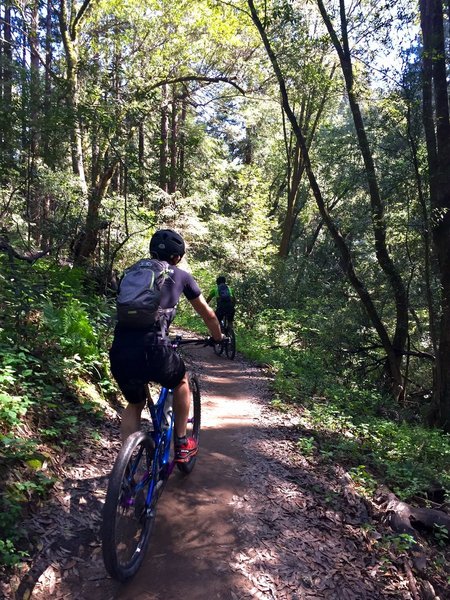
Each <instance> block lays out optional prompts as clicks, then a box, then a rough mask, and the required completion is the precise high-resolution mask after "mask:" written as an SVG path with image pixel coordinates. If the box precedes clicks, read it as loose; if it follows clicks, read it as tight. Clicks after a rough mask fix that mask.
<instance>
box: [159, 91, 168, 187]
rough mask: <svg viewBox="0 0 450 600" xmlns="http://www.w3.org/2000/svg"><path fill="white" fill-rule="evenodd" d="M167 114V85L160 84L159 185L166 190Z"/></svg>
mask: <svg viewBox="0 0 450 600" xmlns="http://www.w3.org/2000/svg"><path fill="white" fill-rule="evenodd" d="M168 131H169V115H168V107H167V85H166V84H164V85H162V86H161V123H160V146H159V187H160V188H161V189H162V190H164V191H165V192H167V156H168V154H169V147H168Z"/></svg>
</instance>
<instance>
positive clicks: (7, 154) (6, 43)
mask: <svg viewBox="0 0 450 600" xmlns="http://www.w3.org/2000/svg"><path fill="white" fill-rule="evenodd" d="M4 11H5V12H4V18H3V19H2V20H1V21H0V24H1V27H0V34H2V37H3V44H2V53H1V63H2V73H1V101H2V108H3V110H2V114H1V117H0V156H1V158H2V161H1V162H2V163H3V169H2V170H3V173H4V174H3V175H2V179H3V180H4V181H5V182H6V181H7V180H8V175H7V173H8V170H9V168H10V167H11V166H12V165H13V136H12V127H11V125H12V121H11V115H12V114H13V111H12V35H11V4H10V2H9V1H8V0H6V2H5V3H4Z"/></svg>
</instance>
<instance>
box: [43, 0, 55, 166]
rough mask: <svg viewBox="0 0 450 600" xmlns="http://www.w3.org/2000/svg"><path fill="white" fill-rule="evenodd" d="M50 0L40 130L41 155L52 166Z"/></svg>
mask: <svg viewBox="0 0 450 600" xmlns="http://www.w3.org/2000/svg"><path fill="white" fill-rule="evenodd" d="M52 11H53V8H52V0H47V15H46V20H45V75H44V77H45V87H44V109H43V110H44V118H43V122H44V130H43V132H42V156H43V160H44V162H45V164H46V165H48V166H49V167H52V166H53V158H51V157H50V156H51V152H50V128H51V125H50V118H51V93H52V81H51V76H50V70H51V68H52V63H53V47H52Z"/></svg>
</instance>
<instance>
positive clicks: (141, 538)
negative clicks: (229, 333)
mask: <svg viewBox="0 0 450 600" xmlns="http://www.w3.org/2000/svg"><path fill="white" fill-rule="evenodd" d="M210 343H211V342H210V340H205V339H186V340H183V339H182V338H181V336H177V337H176V338H175V339H173V340H171V344H172V347H173V348H175V349H177V348H178V347H179V346H181V345H185V344H197V345H208V344H210ZM189 386H190V391H191V406H190V413H189V418H188V425H187V432H186V435H187V436H188V437H193V438H194V439H195V440H196V441H197V443H198V438H199V433H200V388H199V384H198V380H197V378H196V377H195V375H190V377H189ZM145 388H146V396H147V406H148V409H149V411H150V419H151V426H150V427H148V428H146V429H145V430H143V431H137V432H135V433H133V434H132V435H130V436H129V437H128V438H127V440H126V442H125V443H124V445H123V446H122V448H121V450H120V452H119V454H118V456H117V458H116V461H115V463H114V467H113V469H112V471H111V475H110V477H109V483H108V491H107V493H106V500H105V506H104V509H103V523H102V550H103V561H104V563H105V567H106V570H107V571H108V573H109V574H110V575H111V577H113V578H114V579H117V580H119V581H126V580H127V579H129V578H130V577H133V575H135V574H136V572H137V571H138V569H139V567H140V566H141V564H142V561H143V559H144V555H145V550H146V548H147V546H148V543H149V540H150V537H151V534H152V531H153V527H154V524H155V518H156V505H157V503H158V500H159V498H160V497H161V494H162V492H163V490H164V488H165V486H166V484H167V480H168V479H169V477H170V475H171V473H172V472H173V469H174V467H175V464H176V465H177V467H178V469H179V470H180V471H181V472H182V473H184V474H186V475H187V474H189V473H190V472H191V471H192V469H193V468H194V465H195V462H196V459H197V456H193V457H192V458H191V459H190V460H189V462H185V463H175V461H174V459H173V452H172V439H173V432H174V416H173V408H172V404H173V390H171V389H167V388H165V387H162V388H161V389H160V392H159V397H158V400H157V402H156V403H154V402H153V400H152V397H151V394H150V388H149V386H148V384H147V385H146V386H145Z"/></svg>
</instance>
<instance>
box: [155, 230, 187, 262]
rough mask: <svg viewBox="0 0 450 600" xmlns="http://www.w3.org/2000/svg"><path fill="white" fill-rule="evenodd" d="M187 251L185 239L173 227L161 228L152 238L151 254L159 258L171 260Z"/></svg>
mask: <svg viewBox="0 0 450 600" xmlns="http://www.w3.org/2000/svg"><path fill="white" fill-rule="evenodd" d="M185 252H186V247H185V244H184V240H183V238H182V237H181V235H180V234H179V233H177V232H176V231H174V230H173V229H159V230H158V231H155V233H154V234H153V235H152V239H151V240H150V254H151V256H154V257H155V258H159V260H170V259H171V258H172V257H174V256H183V255H184V253H185Z"/></svg>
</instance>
